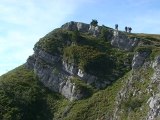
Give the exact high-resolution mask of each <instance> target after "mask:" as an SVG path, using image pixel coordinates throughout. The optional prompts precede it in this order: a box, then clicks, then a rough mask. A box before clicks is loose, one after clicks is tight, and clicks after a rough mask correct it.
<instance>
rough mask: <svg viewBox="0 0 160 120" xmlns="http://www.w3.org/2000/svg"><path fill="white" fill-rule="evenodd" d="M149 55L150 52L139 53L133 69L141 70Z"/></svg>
mask: <svg viewBox="0 0 160 120" xmlns="http://www.w3.org/2000/svg"><path fill="white" fill-rule="evenodd" d="M149 54H150V53H149V52H137V53H136V54H135V55H134V57H133V60H132V69H137V68H140V67H141V66H142V65H143V63H144V61H145V59H146V58H147V57H148V56H149Z"/></svg>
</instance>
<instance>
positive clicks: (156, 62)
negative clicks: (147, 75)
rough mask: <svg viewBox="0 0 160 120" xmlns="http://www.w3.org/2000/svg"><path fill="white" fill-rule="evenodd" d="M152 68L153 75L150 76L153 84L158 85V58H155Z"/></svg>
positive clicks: (159, 69)
mask: <svg viewBox="0 0 160 120" xmlns="http://www.w3.org/2000/svg"><path fill="white" fill-rule="evenodd" d="M152 68H153V69H154V73H153V76H152V78H151V79H152V81H153V83H155V82H156V83H159V84H160V56H157V57H156V59H155V61H154V62H153V64H152Z"/></svg>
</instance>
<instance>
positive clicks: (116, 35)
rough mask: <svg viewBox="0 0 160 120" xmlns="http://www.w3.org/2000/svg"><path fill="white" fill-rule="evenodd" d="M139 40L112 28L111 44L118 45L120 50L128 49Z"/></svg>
mask: <svg viewBox="0 0 160 120" xmlns="http://www.w3.org/2000/svg"><path fill="white" fill-rule="evenodd" d="M138 42H139V40H138V39H137V38H129V37H127V36H126V35H125V34H124V33H123V32H120V31H117V30H114V31H113V38H112V40H111V45H113V46H115V47H118V48H120V49H122V50H126V51H130V50H132V49H133V48H134V47H135V46H136V45H137V44H138Z"/></svg>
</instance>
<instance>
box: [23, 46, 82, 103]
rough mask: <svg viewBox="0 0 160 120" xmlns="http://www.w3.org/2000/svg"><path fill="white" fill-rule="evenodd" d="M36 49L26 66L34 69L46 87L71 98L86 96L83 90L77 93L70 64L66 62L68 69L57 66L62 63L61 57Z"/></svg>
mask: <svg viewBox="0 0 160 120" xmlns="http://www.w3.org/2000/svg"><path fill="white" fill-rule="evenodd" d="M34 50H35V53H34V55H32V56H30V57H29V58H28V60H27V63H26V66H27V68H30V69H34V72H35V74H36V75H37V76H38V78H39V79H40V81H41V82H42V83H43V84H44V85H45V86H46V87H48V88H49V89H51V90H53V91H55V92H59V93H61V94H62V95H64V96H65V97H66V98H68V99H70V100H77V99H81V98H82V97H83V96H84V95H82V94H81V92H79V93H77V91H76V89H75V88H76V86H75V84H74V83H72V82H71V79H72V78H71V75H72V74H73V73H72V72H71V71H72V70H70V69H69V68H68V66H67V67H65V64H64V68H66V69H65V70H66V71H65V70H64V69H63V67H61V68H58V67H57V65H60V63H61V58H60V57H58V56H53V55H50V54H48V53H46V52H45V51H42V50H37V49H36V48H35V49H34ZM60 66H61V65H60ZM71 67H72V66H71Z"/></svg>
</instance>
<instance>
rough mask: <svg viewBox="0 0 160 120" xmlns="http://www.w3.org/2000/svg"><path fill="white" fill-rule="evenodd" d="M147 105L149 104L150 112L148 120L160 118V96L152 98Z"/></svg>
mask: <svg viewBox="0 0 160 120" xmlns="http://www.w3.org/2000/svg"><path fill="white" fill-rule="evenodd" d="M147 103H149V107H150V111H149V113H148V117H147V119H146V120H154V119H155V118H157V117H158V116H160V94H156V95H154V96H153V97H150V98H149V100H148V101H147Z"/></svg>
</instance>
